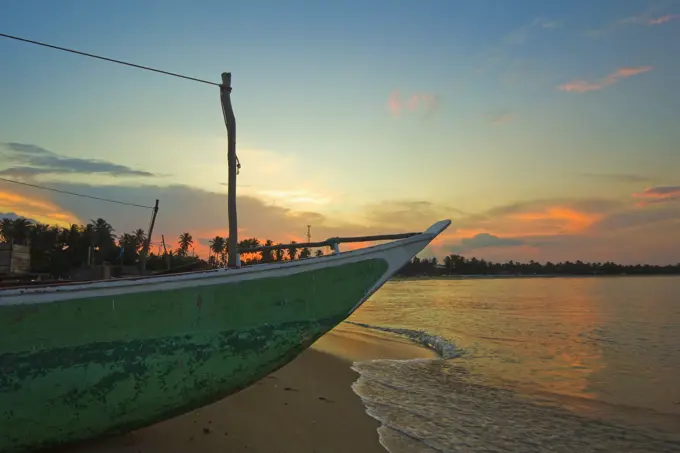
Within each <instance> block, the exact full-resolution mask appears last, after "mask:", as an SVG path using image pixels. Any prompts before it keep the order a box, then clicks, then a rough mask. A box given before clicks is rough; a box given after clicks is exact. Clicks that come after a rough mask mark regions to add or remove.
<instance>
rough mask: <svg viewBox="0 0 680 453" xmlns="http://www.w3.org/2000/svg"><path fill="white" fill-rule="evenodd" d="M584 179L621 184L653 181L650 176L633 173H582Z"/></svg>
mask: <svg viewBox="0 0 680 453" xmlns="http://www.w3.org/2000/svg"><path fill="white" fill-rule="evenodd" d="M581 176H583V177H584V178H591V179H601V180H603V181H610V182H620V183H641V182H649V181H651V180H652V178H650V177H649V176H644V175H637V174H633V173H581Z"/></svg>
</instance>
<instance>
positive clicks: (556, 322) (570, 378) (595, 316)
mask: <svg viewBox="0 0 680 453" xmlns="http://www.w3.org/2000/svg"><path fill="white" fill-rule="evenodd" d="M678 300H680V279H678V278H669V277H665V278H647V277H631V278H532V279H470V280H422V281H398V282H391V283H389V284H388V285H386V286H385V287H384V288H383V289H381V290H380V291H379V292H378V293H376V294H375V295H374V296H373V297H372V299H371V300H370V301H369V302H368V303H366V304H365V305H364V306H363V307H362V308H361V309H360V310H358V311H357V312H356V313H355V314H354V315H353V316H352V320H353V321H356V322H362V323H366V324H373V325H381V326H390V327H405V328H411V329H422V330H426V331H428V332H430V333H432V334H435V335H441V336H443V337H446V338H448V339H450V340H453V341H455V342H456V344H457V345H458V346H459V347H461V348H463V349H464V350H465V354H464V355H463V357H462V358H460V359H455V360H457V361H458V363H459V364H460V365H462V366H464V367H465V368H466V369H467V370H468V372H469V373H470V375H471V376H473V377H474V379H475V380H476V381H477V382H479V383H484V384H488V385H494V386H504V387H506V388H511V389H514V390H517V391H520V392H521V393H524V394H534V395H537V396H541V395H542V396H543V397H549V398H551V399H552V400H555V401H559V403H560V404H561V405H568V406H571V407H572V408H574V409H575V410H580V411H585V412H593V411H598V412H602V410H603V409H602V408H603V407H612V406H613V407H627V408H638V409H641V410H647V411H649V410H651V411H655V412H656V413H665V414H673V415H680V385H678V384H677V383H678V382H680V347H678V344H680V336H679V335H680V304H678V303H677V301H678ZM588 401H590V402H597V403H601V404H599V405H597V404H590V403H588Z"/></svg>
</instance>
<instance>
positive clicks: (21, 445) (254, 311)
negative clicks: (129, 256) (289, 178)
mask: <svg viewBox="0 0 680 453" xmlns="http://www.w3.org/2000/svg"><path fill="white" fill-rule="evenodd" d="M388 267H389V266H388V263H387V261H385V260H384V259H381V258H371V259H366V260H362V261H355V262H349V263H345V264H342V265H339V266H333V267H325V268H319V269H315V270H307V271H305V272H300V273H297V274H292V275H285V276H279V277H267V278H258V279H253V280H242V281H235V282H230V283H223V284H215V285H207V286H206V285H204V286H198V287H188V288H182V289H174V290H171V291H156V292H145V293H128V294H119V295H117V296H115V297H114V298H112V297H110V296H109V297H90V298H81V299H73V300H69V299H66V300H60V301H57V302H53V303H47V304H19V305H6V306H2V307H0V332H1V335H2V338H0V370H1V372H2V373H1V374H0V451H1V452H10V451H12V452H19V451H26V450H30V449H35V448H42V447H47V446H52V445H55V444H58V443H64V442H73V441H77V440H81V439H87V438H92V437H96V436H101V435H105V434H113V433H116V432H122V431H127V430H131V429H136V428H140V427H142V426H146V425H148V424H151V423H154V422H157V421H160V420H163V419H166V418H169V417H172V416H174V415H178V414H181V413H184V412H186V411H188V410H191V409H194V408H197V407H200V406H203V405H205V404H208V403H210V402H212V401H216V400H218V399H221V398H223V397H225V396H227V395H229V394H231V393H233V392H235V391H237V390H239V389H241V388H243V387H246V386H248V385H249V384H252V383H253V382H255V381H257V380H259V379H260V378H262V377H264V376H266V375H267V374H269V373H271V372H272V371H274V370H275V369H277V368H279V367H280V366H282V365H284V364H286V363H288V362H289V361H290V360H291V359H292V358H293V357H295V356H296V355H297V354H299V353H300V352H301V351H302V350H303V349H304V348H306V347H308V346H309V345H310V344H311V343H313V342H314V341H315V340H316V339H317V338H319V337H320V336H321V335H323V334H324V333H326V332H327V331H329V330H330V329H332V328H333V327H334V326H335V325H337V324H338V323H339V322H341V321H342V320H343V319H345V318H346V317H347V316H348V314H349V313H350V311H351V309H352V308H353V307H354V306H355V304H357V302H358V301H360V300H362V299H364V298H365V296H366V294H367V292H369V290H370V289H371V288H373V287H374V285H376V283H377V282H379V281H380V280H381V278H384V276H385V273H386V272H387V270H388Z"/></svg>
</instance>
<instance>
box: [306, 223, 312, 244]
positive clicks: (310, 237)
mask: <svg viewBox="0 0 680 453" xmlns="http://www.w3.org/2000/svg"><path fill="white" fill-rule="evenodd" d="M311 230H312V226H311V225H307V244H310V243H311V242H312V231H311Z"/></svg>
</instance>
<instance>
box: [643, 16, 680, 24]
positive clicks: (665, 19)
mask: <svg viewBox="0 0 680 453" xmlns="http://www.w3.org/2000/svg"><path fill="white" fill-rule="evenodd" d="M674 19H680V14H666V15H665V16H661V17H657V18H655V19H649V21H648V22H647V23H648V24H649V25H661V24H665V23H666V22H670V21H672V20H674Z"/></svg>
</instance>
